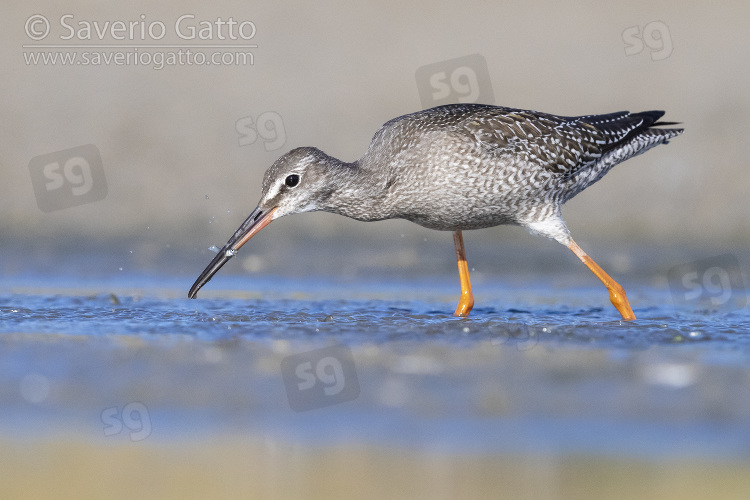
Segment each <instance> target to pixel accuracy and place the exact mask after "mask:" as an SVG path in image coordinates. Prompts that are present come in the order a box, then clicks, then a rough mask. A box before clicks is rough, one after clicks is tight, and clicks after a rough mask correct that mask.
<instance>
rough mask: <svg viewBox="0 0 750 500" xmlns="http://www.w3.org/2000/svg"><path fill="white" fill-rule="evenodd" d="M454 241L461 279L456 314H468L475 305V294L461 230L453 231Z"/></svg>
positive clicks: (463, 315)
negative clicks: (472, 291)
mask: <svg viewBox="0 0 750 500" xmlns="http://www.w3.org/2000/svg"><path fill="white" fill-rule="evenodd" d="M453 243H454V244H455V245H456V260H457V261H458V276H459V278H460V280H461V297H460V298H459V299H458V306H456V312H455V313H454V314H453V315H454V316H462V317H465V316H468V315H469V313H470V312H471V309H472V308H473V307H474V295H473V294H472V293H471V281H470V280H469V265H468V264H467V263H466V250H464V237H463V235H462V234H461V231H453Z"/></svg>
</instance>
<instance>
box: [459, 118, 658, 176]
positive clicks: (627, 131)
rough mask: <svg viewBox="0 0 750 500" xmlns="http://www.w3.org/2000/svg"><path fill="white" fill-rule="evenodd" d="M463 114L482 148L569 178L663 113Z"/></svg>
mask: <svg viewBox="0 0 750 500" xmlns="http://www.w3.org/2000/svg"><path fill="white" fill-rule="evenodd" d="M493 111H494V112H491V113H488V112H487V108H485V110H484V112H482V113H473V114H470V115H467V116H465V117H464V119H463V120H461V123H460V124H459V126H458V127H457V129H458V131H460V132H461V133H463V134H470V135H471V136H473V137H474V139H475V140H476V141H478V142H479V143H480V145H481V147H482V148H484V149H485V150H487V151H489V152H492V153H493V154H497V155H508V156H512V157H514V158H516V160H521V161H525V162H530V163H535V164H537V165H539V166H541V167H543V168H544V169H546V170H548V171H550V172H552V173H555V174H561V175H563V176H565V177H568V176H572V175H574V174H575V173H577V172H579V171H581V170H582V169H585V168H587V167H589V166H591V165H593V164H594V163H596V161H597V160H599V158H601V157H602V155H604V154H605V153H607V152H608V151H610V150H612V149H615V148H617V147H619V146H621V145H622V144H624V143H626V142H628V141H629V140H630V139H631V138H633V137H634V136H636V135H638V134H640V133H641V132H643V131H644V130H646V129H648V128H649V127H650V126H652V125H654V124H656V121H657V120H658V119H659V118H660V117H661V116H662V115H663V114H664V112H662V111H646V112H643V113H630V112H628V111H619V112H616V113H608V114H603V115H585V116H575V117H565V116H556V115H550V114H546V113H539V112H536V111H525V110H518V109H510V108H493Z"/></svg>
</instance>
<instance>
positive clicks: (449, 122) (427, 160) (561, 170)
mask: <svg viewBox="0 0 750 500" xmlns="http://www.w3.org/2000/svg"><path fill="white" fill-rule="evenodd" d="M663 115H664V112H663V111H645V112H642V113H630V112H627V111H620V112H617V113H609V114H604V115H586V116H576V117H566V116H555V115H550V114H546V113H540V112H537V111H526V110H521V109H514V108H506V107H499V106H487V105H481V104H452V105H447V106H439V107H436V108H432V109H428V110H425V111H419V112H416V113H412V114H408V115H404V116H400V117H398V118H394V119H393V120H391V121H389V122H387V123H386V124H385V125H383V126H382V127H381V128H380V130H378V131H377V133H376V134H375V136H374V137H373V139H372V142H371V143H370V147H369V149H368V150H367V152H366V153H365V155H364V156H363V157H362V158H360V159H359V160H357V161H355V162H352V163H346V162H343V161H340V160H338V159H336V158H333V157H332V156H328V155H327V154H325V153H324V152H322V151H320V150H319V149H316V148H311V147H307V148H297V149H293V150H292V151H290V152H288V153H286V154H285V155H283V156H282V157H281V158H279V159H278V160H276V162H275V163H274V164H273V165H272V166H271V167H270V168H269V169H268V170H267V171H266V173H265V175H264V176H263V190H262V195H261V198H260V202H259V203H258V206H257V207H256V208H255V210H253V212H252V213H251V214H250V216H249V217H248V218H247V220H245V222H243V223H242V225H241V226H240V228H239V229H237V231H235V233H234V235H232V237H231V238H230V239H229V241H228V242H227V244H226V245H224V247H223V248H222V249H221V251H220V252H219V253H218V255H217V256H216V257H215V258H214V259H213V260H212V261H211V263H210V264H209V265H208V267H206V269H205V270H204V271H203V272H202V273H201V275H200V276H199V277H198V279H197V280H196V281H195V283H194V284H193V286H192V288H191V289H190V292H189V293H188V297H190V298H195V297H196V294H197V293H198V290H199V289H200V288H201V287H202V286H203V285H205V284H206V283H207V282H208V281H209V280H210V279H211V277H212V276H213V275H214V274H216V272H217V271H218V270H219V269H220V268H221V267H222V266H223V265H224V264H225V263H226V262H227V261H228V260H229V259H230V258H231V257H232V256H234V255H235V253H236V252H237V250H239V249H240V247H241V246H242V245H244V244H245V243H247V241H248V240H249V239H250V238H252V237H253V236H254V235H255V234H256V233H257V232H258V231H260V230H261V229H262V228H264V227H265V226H266V225H268V224H269V223H270V222H271V221H273V220H275V219H278V218H280V217H283V216H285V215H290V214H295V213H301V212H312V211H316V210H323V211H326V212H333V213H336V214H341V215H345V216H347V217H351V218H353V219H356V220H361V221H378V220H383V219H407V220H410V221H412V222H415V223H417V224H419V225H421V226H424V227H427V228H430V229H438V230H441V231H453V241H454V244H455V247H456V257H457V260H458V272H459V277H460V282H461V295H460V298H459V301H458V306H457V307H456V312H455V315H456V316H467V315H468V314H469V312H470V311H471V309H472V307H473V306H474V298H473V295H472V291H471V282H470V280H469V270H468V266H467V264H466V253H465V251H464V242H463V236H462V231H464V230H468V229H481V228H486V227H492V226H497V225H500V224H516V225H520V226H523V227H525V228H526V229H527V230H529V231H530V232H531V233H533V234H539V235H542V236H546V237H548V238H552V239H554V240H556V241H558V242H560V243H561V244H563V245H565V246H567V247H568V248H569V249H570V250H572V251H573V253H575V254H576V255H577V256H578V258H579V259H581V261H583V263H584V264H585V265H586V266H587V267H588V268H589V269H590V270H591V271H592V272H593V273H594V274H595V275H596V277H597V278H599V279H600V280H601V282H602V283H603V284H604V286H605V287H607V290H608V291H609V298H610V301H611V302H612V304H613V305H614V306H615V307H616V308H617V310H618V311H619V312H620V314H621V315H622V318H623V320H633V319H635V315H634V314H633V310H632V309H631V307H630V304H629V303H628V299H627V297H626V295H625V291H624V290H623V288H622V287H621V286H620V285H619V284H618V283H617V282H616V281H615V280H613V279H612V278H611V277H610V276H609V275H608V274H607V273H606V272H604V270H603V269H602V268H601V267H599V266H598V265H597V264H596V263H595V262H594V261H593V260H592V259H591V258H590V257H589V256H588V255H586V253H585V252H584V251H583V250H582V249H581V248H580V247H579V246H578V245H577V244H576V243H575V241H573V238H571V236H570V232H569V231H568V228H567V227H566V226H565V222H563V219H562V216H561V211H560V209H561V206H562V205H563V204H564V203H565V202H566V201H568V200H569V199H571V198H572V197H573V196H575V195H577V194H578V193H580V192H581V191H583V190H584V189H586V188H587V187H588V186H590V185H591V184H593V183H595V182H596V181H598V180H599V179H601V178H602V177H603V176H604V174H606V173H607V172H609V170H610V169H611V168H612V167H614V166H615V165H617V164H618V163H621V162H623V161H625V160H627V159H628V158H632V157H633V156H636V155H639V154H641V153H644V152H645V151H647V150H649V149H651V148H652V147H654V146H656V145H658V144H666V143H667V141H668V140H669V139H671V138H673V137H675V136H677V135H679V134H681V133H682V131H683V130H682V129H679V128H658V126H660V125H662V126H664V125H675V123H670V122H658V121H657V120H658V119H659V118H661V117H662V116H663Z"/></svg>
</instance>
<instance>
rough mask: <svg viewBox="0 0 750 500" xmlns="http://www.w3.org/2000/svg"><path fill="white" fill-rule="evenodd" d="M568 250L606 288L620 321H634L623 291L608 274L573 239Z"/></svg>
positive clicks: (633, 315)
mask: <svg viewBox="0 0 750 500" xmlns="http://www.w3.org/2000/svg"><path fill="white" fill-rule="evenodd" d="M568 248H570V250H571V251H572V252H573V253H574V254H576V255H577V256H578V258H579V259H581V262H583V263H584V264H586V267H588V268H589V269H591V272H592V273H594V274H595V275H596V277H597V278H599V280H601V282H602V283H604V286H606V287H607V290H609V300H610V302H612V305H613V306H615V308H616V309H617V310H618V311H619V312H620V314H621V315H622V319H624V320H625V321H632V320H634V319H635V314H633V309H632V308H631V307H630V303H629V302H628V298H627V296H626V295H625V290H623V288H622V287H621V286H620V284H619V283H618V282H616V281H615V280H613V279H612V277H610V275H609V274H607V273H605V272H604V269H602V268H601V267H599V264H597V263H596V262H594V261H593V259H592V258H591V257H589V256H588V255H587V254H586V252H584V251H583V250H582V249H581V247H579V246H578V244H577V243H576V242H575V241H573V238H571V239H570V244H569V245H568Z"/></svg>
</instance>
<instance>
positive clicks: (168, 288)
mask: <svg viewBox="0 0 750 500" xmlns="http://www.w3.org/2000/svg"><path fill="white" fill-rule="evenodd" d="M190 283H191V280H190V279H189V278H175V277H160V276H154V275H150V276H130V277H128V278H120V279H112V278H107V279H98V278H91V279H80V278H65V277H63V278H60V279H57V280H55V281H54V284H51V282H50V281H49V280H45V279H43V278H39V277H34V276H21V277H19V276H16V277H13V278H5V279H4V282H3V283H2V290H3V293H2V294H0V319H1V321H0V344H1V345H0V414H1V415H2V418H0V433H2V434H3V435H5V436H13V437H18V436H23V435H27V436H36V437H38V436H39V435H44V434H45V433H49V434H54V433H58V432H64V433H67V432H74V433H77V434H78V435H83V436H86V437H87V438H90V439H91V440H94V441H95V442H109V441H112V440H117V441H132V442H137V441H141V440H145V439H148V440H149V441H154V442H161V441H171V440H174V439H178V440H184V439H200V437H201V436H217V435H225V434H229V435H253V436H264V437H266V438H268V439H274V440H279V442H287V443H295V444H297V445H300V444H301V445H323V446H326V445H341V444H344V445H347V444H362V445H372V446H378V447H382V446H386V447H393V448H395V449H400V448H404V447H406V448H408V449H410V450H425V451H431V450H441V451H443V452H447V453H459V454H461V453H489V454H496V455H497V454H517V453H542V454H552V455H554V456H565V455H570V454H576V455H585V456H592V455H593V456H609V457H616V458H619V457H631V458H632V457H636V458H646V459H653V460H660V459H674V458H678V459H742V460H743V461H747V460H750V363H748V361H749V360H750V314H749V313H748V310H749V309H748V308H747V307H745V308H740V309H737V308H734V309H726V308H725V309H724V310H715V309H710V308H705V307H701V306H699V305H696V304H675V303H674V301H673V296H672V295H671V294H670V292H669V291H668V290H666V289H658V288H654V287H647V286H645V285H641V286H636V287H634V289H631V290H630V293H631V295H630V299H631V302H632V303H633V305H634V310H635V313H636V315H637V316H638V320H637V321H635V322H631V323H624V322H621V321H619V320H618V319H617V318H618V314H617V312H616V311H615V310H614V309H613V308H612V307H611V306H610V305H609V304H608V303H607V297H606V292H605V291H604V290H603V289H602V288H601V287H580V286H573V287H570V288H566V287H564V286H549V285H547V284H545V283H543V282H538V283H517V282H514V283H504V282H502V281H500V282H494V283H491V284H490V283H484V284H481V285H479V286H476V287H475V298H476V300H477V306H476V308H475V310H474V311H473V312H472V314H471V316H470V317H469V318H466V319H460V318H455V317H453V316H452V315H451V312H452V310H453V308H454V307H455V304H454V302H453V301H454V299H455V294H456V290H455V288H456V286H457V285H456V283H455V282H454V281H453V279H451V278H449V277H447V276H446V277H445V278H444V279H443V278H436V279H433V280H426V279H422V280H411V279H410V280H403V281H396V280H391V281H388V282H383V281H382V280H378V281H377V282H375V281H368V280H366V279H365V280H357V281H342V282H337V281H332V280H321V279H315V280H311V279H295V278H280V277H274V276H266V277H263V278H256V279H254V280H253V281H252V286H249V285H248V282H247V280H243V279H241V278H234V277H232V276H227V277H224V278H222V281H221V282H219V285H221V286H220V287H217V286H214V285H215V284H212V285H211V286H209V287H207V288H206V289H205V290H203V291H202V292H201V294H200V297H199V299H198V300H189V299H187V298H185V294H186V290H187V288H188V287H189V285H190ZM415 297H417V298H418V299H417V298H415ZM320 348H326V349H332V350H330V351H323V354H326V352H327V356H328V360H329V361H330V358H331V357H333V358H334V363H333V364H335V365H336V367H338V368H340V370H339V371H336V367H334V366H333V365H331V364H330V363H329V364H325V363H324V366H322V367H321V368H320V370H321V371H319V372H315V370H314V368H317V366H316V365H317V364H320V363H321V362H322V361H321V359H323V358H321V357H320V356H318V355H317V354H315V353H316V352H317V351H316V349H320ZM336 349H338V350H336ZM316 356H317V357H316ZM347 356H350V357H347ZM306 361H309V362H310V365H309V366H310V368H311V371H309V373H311V374H313V378H312V380H313V381H314V382H315V383H316V384H318V386H316V387H315V389H314V391H318V392H315V393H314V394H313V393H309V394H307V395H303V391H301V390H299V389H295V384H301V383H303V382H304V380H305V379H304V374H302V378H299V377H297V375H300V374H299V373H298V372H296V371H295V367H298V366H299V365H300V364H301V363H302V362H306ZM290 363H292V364H291V365H290ZM290 366H291V368H290ZM295 377H297V378H295ZM354 379H356V387H354V386H353V385H352V384H355V382H354ZM337 382H340V383H341V386H342V387H343V390H342V391H341V392H340V393H336V394H334V395H333V396H331V395H329V394H328V393H325V392H322V391H323V390H324V389H326V388H327V387H328V388H334V386H336V383H337ZM310 394H312V396H310Z"/></svg>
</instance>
